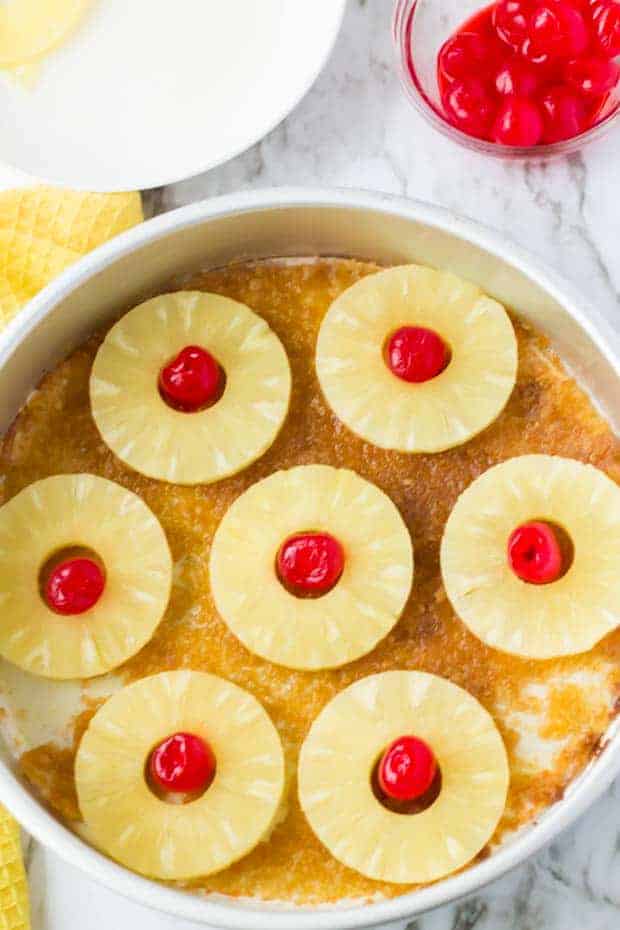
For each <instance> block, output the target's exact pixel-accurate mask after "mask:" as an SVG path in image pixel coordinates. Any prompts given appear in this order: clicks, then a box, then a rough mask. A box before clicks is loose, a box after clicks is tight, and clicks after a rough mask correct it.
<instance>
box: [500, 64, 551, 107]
mask: <svg viewBox="0 0 620 930" xmlns="http://www.w3.org/2000/svg"><path fill="white" fill-rule="evenodd" d="M539 84H540V77H539V75H538V73H537V72H536V71H535V70H534V68H531V67H529V66H528V65H527V64H526V63H525V62H524V61H520V60H519V59H518V58H513V59H512V60H510V61H506V62H505V63H504V64H503V65H501V67H500V69H499V71H498V72H497V73H496V75H495V89H496V91H497V93H498V94H501V95H502V96H503V97H513V96H515V97H529V96H531V95H532V94H533V93H534V92H535V91H536V90H538V87H539Z"/></svg>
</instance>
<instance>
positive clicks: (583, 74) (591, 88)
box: [564, 58, 620, 97]
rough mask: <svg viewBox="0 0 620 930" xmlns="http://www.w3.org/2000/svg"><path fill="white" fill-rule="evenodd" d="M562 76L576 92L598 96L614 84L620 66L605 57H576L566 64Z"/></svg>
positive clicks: (619, 73)
mask: <svg viewBox="0 0 620 930" xmlns="http://www.w3.org/2000/svg"><path fill="white" fill-rule="evenodd" d="M564 77H565V79H566V83H567V84H568V85H569V86H570V87H572V88H573V90H576V91H577V92H578V93H580V94H584V95H585V96H587V97H590V96H593V97H598V96H600V95H602V94H606V93H607V92H608V91H610V90H613V88H614V87H615V86H616V84H617V83H618V80H619V79H620V66H618V65H617V64H616V62H615V61H610V60H609V59H607V58H576V59H574V61H569V62H568V64H567V65H566V68H565V69H564Z"/></svg>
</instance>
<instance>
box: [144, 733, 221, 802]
mask: <svg viewBox="0 0 620 930" xmlns="http://www.w3.org/2000/svg"><path fill="white" fill-rule="evenodd" d="M148 773H149V777H150V779H151V782H152V783H153V785H155V787H156V788H159V789H160V790H161V791H165V792H175V793H179V794H190V793H191V794H193V793H195V792H198V791H205V790H206V789H207V788H208V787H209V785H210V784H211V782H212V781H213V776H214V775H215V756H214V754H213V750H212V749H211V747H210V746H209V744H208V743H207V742H206V741H205V740H203V739H201V738H200V737H199V736H194V735H193V734H192V733H174V734H173V735H172V736H169V737H168V738H167V739H165V740H162V742H161V743H159V745H158V746H156V747H155V749H154V750H153V751H152V753H151V755H150V756H149V761H148Z"/></svg>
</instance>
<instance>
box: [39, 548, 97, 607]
mask: <svg viewBox="0 0 620 930" xmlns="http://www.w3.org/2000/svg"><path fill="white" fill-rule="evenodd" d="M104 588H105V575H104V573H103V570H102V569H101V568H100V566H99V565H98V564H97V563H96V562H95V561H93V559H87V558H74V559H65V560H64V561H63V562H60V563H59V564H58V565H56V567H55V568H54V569H53V570H52V572H51V573H50V575H49V576H48V578H47V581H46V583H45V587H44V591H43V597H44V600H45V602H46V604H47V605H48V607H50V608H51V610H53V611H54V612H55V613H57V614H64V615H66V616H73V615H77V614H83V613H85V612H86V611H87V610H90V608H91V607H94V606H95V604H96V603H97V601H98V600H99V598H100V597H101V595H102V594H103V589H104Z"/></svg>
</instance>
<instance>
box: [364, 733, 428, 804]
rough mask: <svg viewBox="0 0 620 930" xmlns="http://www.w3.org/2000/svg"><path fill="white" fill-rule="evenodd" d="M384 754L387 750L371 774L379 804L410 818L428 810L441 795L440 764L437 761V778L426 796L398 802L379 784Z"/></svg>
mask: <svg viewBox="0 0 620 930" xmlns="http://www.w3.org/2000/svg"><path fill="white" fill-rule="evenodd" d="M386 748H387V747H386ZM384 753H385V749H383V750H382V751H381V752H380V753H379V755H378V756H377V759H376V761H375V764H374V765H373V767H372V771H371V773H370V787H371V790H372V793H373V794H374V796H375V798H376V799H377V801H378V802H379V804H381V806H382V807H385V808H386V810H389V811H391V812H392V813H393V814H407V815H408V816H411V815H412V814H421V813H422V812H423V811H425V810H428V808H429V807H431V806H432V805H433V804H434V803H435V801H436V800H437V798H438V797H439V795H440V794H441V767H440V765H439V762H437V761H436V765H437V769H436V771H435V777H434V778H433V781H432V782H431V785H430V787H429V788H428V789H427V790H426V791H425V792H424V794H421V795H420V796H419V797H417V798H414V799H413V800H412V801H398V800H396V799H395V798H390V797H388V795H386V794H385V792H384V791H383V789H382V788H381V785H380V783H379V768H380V766H381V760H382V759H383V756H384Z"/></svg>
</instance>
